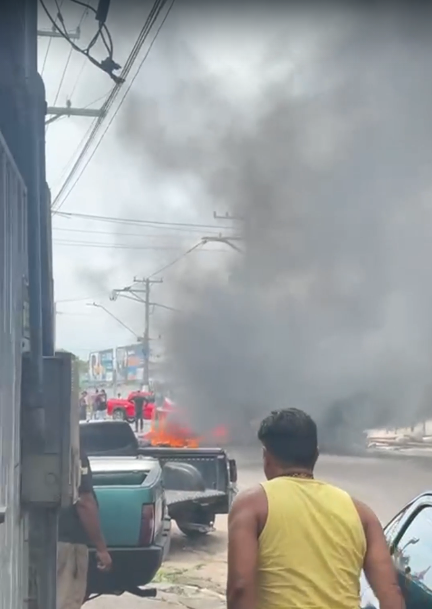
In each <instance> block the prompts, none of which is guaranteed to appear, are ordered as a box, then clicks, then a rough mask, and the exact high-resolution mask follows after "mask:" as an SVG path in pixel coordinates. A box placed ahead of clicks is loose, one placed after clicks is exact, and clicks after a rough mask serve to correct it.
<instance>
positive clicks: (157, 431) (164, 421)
mask: <svg viewBox="0 0 432 609" xmlns="http://www.w3.org/2000/svg"><path fill="white" fill-rule="evenodd" d="M155 410H156V409H155ZM161 414H162V413H161ZM147 438H148V439H149V440H150V443H151V445H152V446H170V447H172V448H198V447H199V445H200V441H199V438H198V437H196V436H194V435H193V434H192V433H191V432H190V431H189V430H187V429H185V428H184V427H181V426H180V425H178V424H177V423H175V422H174V421H168V418H167V416H166V413H164V414H163V415H162V416H159V415H158V413H156V412H155V416H153V418H152V424H151V429H150V432H149V433H148V436H147Z"/></svg>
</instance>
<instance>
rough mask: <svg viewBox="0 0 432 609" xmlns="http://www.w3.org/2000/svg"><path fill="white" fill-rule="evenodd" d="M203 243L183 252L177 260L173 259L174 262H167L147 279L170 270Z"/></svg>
mask: <svg viewBox="0 0 432 609" xmlns="http://www.w3.org/2000/svg"><path fill="white" fill-rule="evenodd" d="M202 245H203V242H202V241H199V243H196V244H195V245H194V246H193V247H190V248H189V249H188V250H186V251H185V252H183V254H182V255H181V256H179V257H178V258H175V260H172V261H171V262H169V263H168V264H166V265H165V266H163V267H162V268H160V269H158V270H157V271H155V272H154V273H152V274H151V275H149V279H151V278H152V277H154V276H155V275H159V273H163V272H164V271H166V270H167V269H170V268H171V267H172V266H174V265H175V264H177V263H178V262H180V260H183V258H185V257H186V256H188V255H189V254H191V253H192V252H193V251H194V250H196V249H197V248H198V247H200V246H202Z"/></svg>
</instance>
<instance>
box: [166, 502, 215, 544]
mask: <svg viewBox="0 0 432 609" xmlns="http://www.w3.org/2000/svg"><path fill="white" fill-rule="evenodd" d="M187 518H188V520H183V519H178V520H177V521H176V524H177V526H178V528H179V529H180V531H181V532H182V533H183V535H186V537H188V538H189V539H199V538H200V537H204V535H208V534H209V533H211V532H212V531H214V527H213V525H214V521H215V519H216V516H215V514H213V513H211V512H210V511H208V510H205V509H202V508H199V507H198V508H197V509H196V511H194V512H193V513H192V514H188V515H187Z"/></svg>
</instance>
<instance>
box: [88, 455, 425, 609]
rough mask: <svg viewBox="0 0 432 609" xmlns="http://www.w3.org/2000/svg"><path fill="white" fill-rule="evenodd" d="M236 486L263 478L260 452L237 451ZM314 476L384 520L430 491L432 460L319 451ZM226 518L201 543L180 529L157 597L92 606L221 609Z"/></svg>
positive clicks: (113, 600)
mask: <svg viewBox="0 0 432 609" xmlns="http://www.w3.org/2000/svg"><path fill="white" fill-rule="evenodd" d="M236 457H237V458H238V462H239V486H240V488H244V487H247V486H250V485H253V484H256V483H258V482H259V481H260V480H262V478H263V476H262V472H261V464H260V455H259V451H258V450H257V451H248V452H247V453H245V452H244V451H239V452H238V453H237V454H236ZM316 473H317V476H319V477H320V478H322V479H324V480H327V481H328V482H331V483H333V484H337V485H339V486H341V487H342V488H344V489H346V490H347V491H348V492H349V493H351V494H353V495H354V496H355V497H357V498H358V499H360V500H362V501H365V502H366V503H368V504H369V505H370V506H371V507H372V508H373V509H374V510H375V511H376V512H377V514H378V516H379V518H380V519H381V520H382V521H383V522H386V521H388V520H389V519H390V518H391V516H392V515H393V514H394V513H395V512H396V511H397V510H398V509H399V508H400V507H402V506H403V505H404V504H405V503H406V502H407V501H408V500H409V499H411V498H412V497H414V496H415V495H417V494H419V493H420V492H422V491H423V490H425V489H428V488H431V489H432V459H431V460H430V461H428V460H427V459H416V458H414V457H412V458H408V457H405V458H404V457H401V458H397V457H387V458H385V457H382V458H380V457H368V458H360V457H336V456H334V457H333V456H327V455H324V456H322V457H321V458H320V460H319V464H318V466H317V472H316ZM225 548H226V518H223V517H220V518H219V521H218V522H217V531H216V532H215V533H214V534H211V535H209V536H208V537H206V538H205V539H203V540H201V541H200V542H195V543H191V542H189V541H188V540H187V539H186V538H185V537H184V536H183V535H181V533H179V532H175V533H174V534H173V539H172V548H171V555H170V560H169V561H168V562H167V563H166V564H165V565H164V567H163V568H162V570H161V572H160V574H159V576H158V581H157V583H156V585H157V587H158V588H159V589H160V590H161V592H160V595H159V598H158V599H157V600H152V601H150V600H138V599H134V598H131V597H128V596H123V597H120V598H109V597H106V598H103V599H98V600H96V601H94V602H93V607H94V609H114V608H115V609H151V608H153V609H175V608H176V607H178V608H179V609H184V607H187V608H189V609H198V608H199V607H206V609H222V607H224V602H223V592H224V585H225Z"/></svg>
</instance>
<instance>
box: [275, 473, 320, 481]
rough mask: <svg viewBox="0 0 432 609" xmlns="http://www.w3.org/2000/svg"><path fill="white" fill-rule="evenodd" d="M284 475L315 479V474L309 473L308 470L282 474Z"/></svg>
mask: <svg viewBox="0 0 432 609" xmlns="http://www.w3.org/2000/svg"><path fill="white" fill-rule="evenodd" d="M282 476H287V477H289V478H307V479H308V480H313V477H314V476H313V474H309V473H307V472H293V473H292V474H282Z"/></svg>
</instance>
